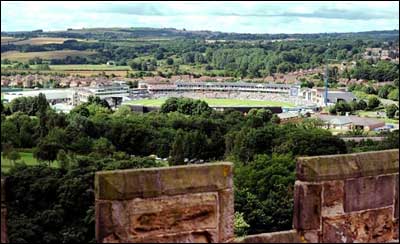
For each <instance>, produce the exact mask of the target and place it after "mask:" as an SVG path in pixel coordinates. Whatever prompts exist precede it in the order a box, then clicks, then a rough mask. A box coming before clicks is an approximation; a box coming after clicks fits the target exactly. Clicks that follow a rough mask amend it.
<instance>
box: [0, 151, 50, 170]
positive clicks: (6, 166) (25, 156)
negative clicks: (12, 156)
mask: <svg viewBox="0 0 400 244" xmlns="http://www.w3.org/2000/svg"><path fill="white" fill-rule="evenodd" d="M19 155H20V156H21V159H19V160H17V162H18V161H24V162H25V164H26V165H28V166H34V165H38V164H39V162H38V161H37V160H36V159H35V158H34V157H33V153H32V152H19ZM11 166H12V162H11V161H10V160H8V159H4V158H3V154H1V171H2V172H8V171H9V170H10V168H11ZM51 167H54V168H57V167H58V163H57V162H56V161H54V162H53V163H52V164H51Z"/></svg>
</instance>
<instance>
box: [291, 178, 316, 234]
mask: <svg viewBox="0 0 400 244" xmlns="http://www.w3.org/2000/svg"><path fill="white" fill-rule="evenodd" d="M321 191H322V186H321V185H320V184H305V183H302V182H300V181H296V183H295V193H294V213H293V225H294V228H295V229H297V230H312V229H319V228H320V217H321Z"/></svg>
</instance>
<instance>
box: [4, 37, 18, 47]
mask: <svg viewBox="0 0 400 244" xmlns="http://www.w3.org/2000/svg"><path fill="white" fill-rule="evenodd" d="M19 40H20V39H19V38H15V37H11V36H2V37H1V44H2V45H6V44H11V43H12V44H14V43H15V42H17V41H19Z"/></svg>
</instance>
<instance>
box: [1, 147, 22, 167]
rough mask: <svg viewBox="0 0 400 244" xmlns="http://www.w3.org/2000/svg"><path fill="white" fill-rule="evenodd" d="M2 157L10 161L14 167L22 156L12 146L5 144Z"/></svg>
mask: <svg viewBox="0 0 400 244" xmlns="http://www.w3.org/2000/svg"><path fill="white" fill-rule="evenodd" d="M2 156H3V157H4V158H5V159H8V160H10V161H11V162H12V163H13V164H14V165H15V161H16V160H18V159H20V158H21V155H20V154H19V153H18V151H17V150H16V149H15V148H14V147H13V145H12V144H9V143H5V144H3V145H2Z"/></svg>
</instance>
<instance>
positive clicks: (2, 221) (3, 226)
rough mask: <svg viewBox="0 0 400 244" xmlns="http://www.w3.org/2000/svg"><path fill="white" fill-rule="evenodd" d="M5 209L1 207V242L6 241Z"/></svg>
mask: <svg viewBox="0 0 400 244" xmlns="http://www.w3.org/2000/svg"><path fill="white" fill-rule="evenodd" d="M6 221H7V209H6V208H3V207H2V208H1V243H7V242H8V240H7V222H6Z"/></svg>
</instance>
